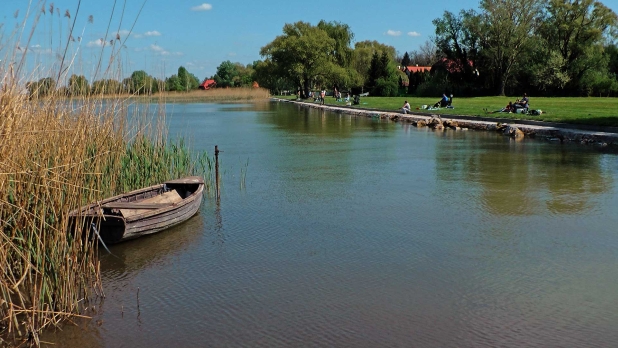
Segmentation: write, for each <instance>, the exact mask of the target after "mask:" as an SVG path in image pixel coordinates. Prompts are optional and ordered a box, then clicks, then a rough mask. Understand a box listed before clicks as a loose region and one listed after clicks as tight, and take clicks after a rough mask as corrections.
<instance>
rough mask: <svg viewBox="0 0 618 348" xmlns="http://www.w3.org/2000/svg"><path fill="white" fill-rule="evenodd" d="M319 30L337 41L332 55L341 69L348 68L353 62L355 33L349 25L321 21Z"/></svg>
mask: <svg viewBox="0 0 618 348" xmlns="http://www.w3.org/2000/svg"><path fill="white" fill-rule="evenodd" d="M318 28H319V29H322V30H324V31H325V32H326V33H327V34H328V36H329V37H330V38H331V39H333V40H335V46H334V48H333V50H332V51H331V52H330V54H331V55H332V56H333V57H334V59H335V62H336V63H337V64H338V65H339V66H341V67H348V66H350V64H351V62H352V52H353V50H352V48H351V47H350V45H351V44H352V40H353V39H354V33H352V30H351V29H350V26H348V25H347V24H343V23H339V22H336V21H333V22H325V21H324V20H321V21H320V23H318Z"/></svg>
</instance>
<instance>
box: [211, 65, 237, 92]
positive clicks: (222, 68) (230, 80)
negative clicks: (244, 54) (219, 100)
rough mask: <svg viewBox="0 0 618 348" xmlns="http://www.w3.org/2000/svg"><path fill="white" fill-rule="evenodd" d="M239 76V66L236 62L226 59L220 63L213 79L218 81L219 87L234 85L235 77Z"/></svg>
mask: <svg viewBox="0 0 618 348" xmlns="http://www.w3.org/2000/svg"><path fill="white" fill-rule="evenodd" d="M237 76H238V68H237V66H236V64H234V63H232V62H231V61H229V60H226V61H224V62H222V63H221V64H219V66H218V67H217V73H216V74H215V76H214V77H213V79H214V80H215V82H217V87H234V79H235V78H236V77H237Z"/></svg>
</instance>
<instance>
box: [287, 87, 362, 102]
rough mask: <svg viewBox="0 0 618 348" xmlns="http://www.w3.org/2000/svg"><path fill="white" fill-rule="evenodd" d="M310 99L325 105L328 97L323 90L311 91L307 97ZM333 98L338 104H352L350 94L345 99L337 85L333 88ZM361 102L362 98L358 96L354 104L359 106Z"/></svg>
mask: <svg viewBox="0 0 618 348" xmlns="http://www.w3.org/2000/svg"><path fill="white" fill-rule="evenodd" d="M297 94H298V99H300V90H299V91H298V93H297ZM307 97H308V98H313V101H314V102H319V103H320V104H324V98H325V97H326V90H325V89H322V90H320V91H319V92H313V91H309V95H307ZM333 97H334V98H335V99H336V100H337V101H338V102H346V103H350V93H349V92H348V93H346V97H345V98H343V96H342V94H341V91H339V89H338V88H337V85H335V86H334V87H333ZM359 100H360V98H359V97H357V96H354V104H359Z"/></svg>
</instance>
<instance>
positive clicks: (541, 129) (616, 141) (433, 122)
mask: <svg viewBox="0 0 618 348" xmlns="http://www.w3.org/2000/svg"><path fill="white" fill-rule="evenodd" d="M271 100H273V101H276V102H286V103H294V104H296V105H299V106H303V107H309V108H315V109H323V110H328V111H332V112H336V113H342V114H348V115H354V116H358V117H378V118H380V119H389V120H391V121H395V122H407V123H412V124H413V125H414V126H416V127H429V128H431V129H435V130H439V131H444V130H446V129H452V130H455V131H459V130H466V129H475V130H484V131H493V132H500V133H502V134H504V135H506V136H510V137H514V138H518V139H521V138H524V137H529V138H538V139H546V140H548V141H557V142H573V143H580V144H591V145H595V146H601V147H611V148H613V149H618V128H616V127H599V126H588V125H576V124H566V123H551V122H542V121H532V120H507V119H499V118H488V117H473V116H463V115H448V118H446V117H442V116H440V115H435V114H424V113H414V111H413V112H412V113H410V114H403V113H401V112H390V111H384V110H372V109H362V108H356V107H349V106H335V105H320V104H316V103H312V102H303V101H296V100H288V99H279V98H271Z"/></svg>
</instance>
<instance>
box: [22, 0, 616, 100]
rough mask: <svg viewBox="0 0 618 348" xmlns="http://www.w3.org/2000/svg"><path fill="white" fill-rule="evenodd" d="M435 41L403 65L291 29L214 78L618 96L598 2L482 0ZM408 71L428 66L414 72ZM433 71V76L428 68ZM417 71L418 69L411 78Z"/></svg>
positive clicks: (183, 73)
mask: <svg viewBox="0 0 618 348" xmlns="http://www.w3.org/2000/svg"><path fill="white" fill-rule="evenodd" d="M433 24H434V25H435V36H434V39H433V40H432V41H426V42H425V43H424V44H423V45H422V46H421V47H419V49H418V50H413V51H410V52H409V53H408V52H405V53H404V54H403V56H399V55H398V54H397V52H396V50H395V48H394V47H392V46H389V45H385V44H382V43H379V42H377V41H360V42H356V43H355V44H354V47H352V41H353V40H354V33H352V31H351V29H350V27H349V26H348V25H347V24H343V23H339V22H326V21H320V22H319V23H318V24H317V25H312V24H310V23H306V22H296V23H293V24H285V26H284V27H283V34H282V35H280V36H277V37H276V38H275V39H274V40H273V41H272V42H270V43H269V44H267V45H266V46H264V47H262V48H261V50H260V54H261V56H262V57H263V60H258V61H255V62H253V63H252V64H248V65H246V66H245V65H243V64H241V63H232V62H230V61H224V62H222V63H221V65H219V67H217V73H216V74H215V75H214V76H211V77H209V79H213V80H215V81H216V83H217V87H241V86H245V87H246V86H255V85H256V84H258V85H259V86H260V87H264V88H267V89H269V90H270V91H271V93H273V94H280V93H281V91H284V90H287V91H289V90H292V91H299V92H300V94H301V97H306V96H308V95H309V91H310V90H321V89H327V90H333V89H335V88H337V89H339V90H340V91H350V92H351V93H352V94H356V93H362V92H369V93H370V94H371V95H377V96H397V95H416V96H439V95H441V94H442V93H447V94H450V93H453V94H455V95H458V96H480V95H505V94H509V95H519V94H522V93H524V92H527V93H529V94H534V95H537V96H618V45H617V41H616V40H617V39H618V16H617V15H616V13H615V12H614V11H612V10H611V9H610V8H608V7H607V6H605V5H603V4H602V3H601V2H598V1H596V2H595V1H594V0H482V1H481V2H480V4H479V8H478V9H476V10H474V9H470V10H462V11H460V12H459V13H458V14H454V13H451V12H449V11H445V12H444V14H443V15H442V17H441V18H436V19H434V20H433ZM406 66H420V67H428V68H427V69H425V70H423V69H421V70H420V71H418V72H406V71H405V67H406ZM429 67H430V68H431V69H429ZM412 70H416V69H412ZM198 86H199V80H198V79H197V77H196V76H195V75H193V74H191V73H189V72H187V70H186V69H185V68H184V67H180V68H179V69H178V74H175V75H172V76H171V77H168V78H166V79H164V80H161V79H157V78H154V77H152V76H150V75H148V74H147V73H146V72H145V71H135V72H133V73H132V74H131V76H130V77H128V78H126V79H124V80H122V81H115V80H99V81H95V82H93V83H92V85H89V84H88V81H87V80H86V78H85V77H84V76H76V75H73V76H71V78H70V79H69V81H68V84H67V86H63V87H60V88H57V87H56V83H55V81H54V80H53V79H51V78H45V79H41V80H39V81H37V82H31V83H29V84H28V89H29V91H30V94H31V95H32V96H41V95H46V94H48V93H50V91H56V90H57V91H59V92H61V93H63V94H66V95H69V96H75V95H84V94H88V93H95V94H115V93H133V94H144V93H147V94H152V93H157V92H160V91H190V90H194V89H197V88H198Z"/></svg>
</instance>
